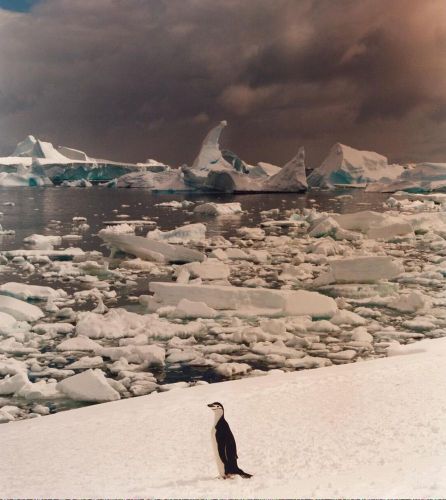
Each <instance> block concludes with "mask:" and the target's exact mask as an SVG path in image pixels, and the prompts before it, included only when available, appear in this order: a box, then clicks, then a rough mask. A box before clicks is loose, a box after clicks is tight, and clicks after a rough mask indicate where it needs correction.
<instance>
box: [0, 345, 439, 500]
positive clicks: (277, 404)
mask: <svg viewBox="0 0 446 500" xmlns="http://www.w3.org/2000/svg"><path fill="white" fill-rule="evenodd" d="M422 344H424V343H422ZM422 344H420V343H418V344H412V345H413V346H418V345H422ZM441 346H444V339H442V340H434V341H432V349H429V350H428V351H427V350H426V347H423V351H425V352H420V353H419V354H412V355H410V356H396V357H392V358H388V359H380V360H375V361H369V362H367V363H355V364H348V365H342V366H336V367H328V368H322V369H318V370H312V371H305V372H298V373H290V374H281V373H277V374H274V375H271V376H266V377H255V378H247V379H244V380H237V381H231V382H224V383H219V384H212V385H203V386H198V387H194V388H190V389H185V390H181V391H171V392H165V393H161V394H152V395H150V396H144V397H140V398H133V399H128V400H122V401H116V402H112V403H106V404H102V405H97V406H93V407H86V408H82V409H79V410H71V411H68V412H63V413H58V414H56V415H50V416H46V417H43V418H38V419H32V420H25V421H21V422H14V423H11V424H8V425H3V426H1V427H0V439H1V441H2V453H3V454H4V456H9V457H11V456H15V457H31V458H30V459H23V460H5V461H4V463H3V464H2V474H1V476H0V490H1V492H2V495H3V496H5V497H20V498H24V497H42V498H43V497H46V498H68V497H70V498H76V497H82V498H90V497H92V498H98V497H128V498H130V497H131V498H136V497H138V498H148V497H155V498H174V497H175V498H176V497H178V498H179V497H181V498H294V497H296V495H298V496H299V497H302V498H304V497H305V498H390V497H391V498H443V497H445V496H446V479H445V478H446V465H445V464H446V460H445V458H446V453H445V449H444V442H445V440H446V428H445V426H444V408H445V407H446V392H445V391H444V379H445V377H446V363H445V352H444V351H445V349H443V348H440V347H441ZM436 352H437V353H438V354H436ZM213 401H220V402H221V403H222V404H223V405H224V407H225V417H226V419H227V421H228V422H229V424H230V426H231V429H232V431H233V433H234V435H235V438H236V440H237V450H238V455H239V464H240V466H241V467H242V468H243V469H244V470H246V471H248V472H250V473H253V474H254V476H253V477H252V478H251V479H249V480H243V479H241V478H236V479H234V480H231V481H229V480H228V481H221V480H218V479H216V476H217V468H216V465H215V462H214V458H213V450H212V446H211V442H210V432H211V428H212V425H213V414H212V413H211V412H210V411H209V409H208V408H207V406H206V405H207V404H208V403H210V402H213ZM67 436H76V439H75V442H73V443H72V444H71V445H70V453H69V458H68V459H67V450H66V447H64V446H61V443H64V442H66V438H67ZM123 463H125V464H126V468H127V469H128V470H129V471H131V473H130V474H123V470H122V467H123V465H122V464H123ZM148 464H149V465H148ZM178 471H181V474H180V476H181V477H180V476H179V475H178V474H179V472H178ZM49 477H50V478H51V480H48V478H49ZM296 492H298V493H296Z"/></svg>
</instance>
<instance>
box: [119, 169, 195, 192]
mask: <svg viewBox="0 0 446 500" xmlns="http://www.w3.org/2000/svg"><path fill="white" fill-rule="evenodd" d="M116 187H118V188H144V189H151V190H152V191H195V189H194V187H193V186H189V185H187V184H186V183H185V182H184V174H183V172H182V171H181V170H179V169H175V168H170V167H165V169H164V170H163V171H155V172H154V171H152V170H148V171H143V172H131V173H129V174H125V175H123V176H121V177H119V178H118V180H117V182H116Z"/></svg>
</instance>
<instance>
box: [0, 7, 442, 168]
mask: <svg viewBox="0 0 446 500" xmlns="http://www.w3.org/2000/svg"><path fill="white" fill-rule="evenodd" d="M445 9H446V7H445V4H444V2H443V0H438V1H437V0H433V1H430V0H424V1H418V0H392V2H388V1H385V0H373V1H367V0H365V1H361V0H355V1H350V0H344V1H331V0H330V1H317V0H302V1H295V0H253V1H246V0H224V1H221V2H215V0H166V1H163V0H95V1H94V2H91V1H88V0H77V1H72V0H41V1H40V2H38V3H37V4H36V5H34V6H33V8H32V9H31V11H30V12H29V13H11V12H7V11H4V10H0V68H1V71H0V148H1V150H2V152H3V153H4V154H7V153H10V151H11V149H12V148H13V146H14V144H15V143H16V142H17V141H18V140H20V139H21V138H22V137H23V136H24V135H26V134H28V133H34V134H35V135H37V136H39V137H41V138H44V139H47V140H51V141H52V142H55V143H57V144H66V145H70V146H73V147H77V148H81V149H85V150H87V151H88V152H89V153H90V154H91V155H96V156H102V157H109V158H116V159H122V160H132V161H136V160H139V161H140V160H143V159H145V158H147V157H155V158H159V159H162V160H166V161H169V162H172V163H174V164H180V163H182V162H185V161H189V162H190V161H191V160H192V159H193V156H194V154H195V152H196V150H197V148H198V146H199V143H200V141H201V138H202V135H203V134H204V133H205V131H206V130H207V129H208V127H209V126H211V125H212V124H214V123H215V122H217V121H219V120H221V119H222V118H226V119H228V120H229V122H230V127H229V128H228V129H227V131H226V132H225V135H224V138H223V142H224V143H225V145H226V146H228V147H230V148H231V149H233V150H235V151H237V152H238V153H240V154H241V156H243V157H245V158H247V159H248V160H250V161H252V162H255V161H259V160H265V161H272V162H277V163H281V162H284V161H285V160H286V159H287V158H288V157H289V156H291V155H292V154H294V153H295V151H296V150H297V147H298V146H299V144H300V143H305V145H307V146H308V148H307V149H309V152H310V158H312V159H313V160H314V161H315V162H317V161H319V160H320V158H321V156H322V155H323V154H324V153H325V152H326V149H327V148H328V147H329V146H330V144H331V143H333V142H335V141H341V142H346V143H349V144H351V145H352V146H354V147H360V148H367V149H374V150H377V151H379V152H382V153H384V154H388V155H390V156H393V157H396V158H402V159H405V158H406V157H407V159H432V160H433V159H437V160H439V159H443V160H445V161H446V147H444V146H443V141H442V135H443V134H444V132H445V131H446V129H444V128H443V127H446V123H445V120H444V119H443V117H444V115H445V112H444V109H446V85H445V84H446V82H445V79H446V63H445V60H446V58H445V56H446V19H445V15H444V14H445V12H444V11H445Z"/></svg>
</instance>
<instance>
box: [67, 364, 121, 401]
mask: <svg viewBox="0 0 446 500" xmlns="http://www.w3.org/2000/svg"><path fill="white" fill-rule="evenodd" d="M57 389H58V390H59V391H61V392H63V393H64V394H65V395H66V396H68V397H69V398H71V399H73V400H75V401H91V402H102V401H116V400H117V399H120V397H121V396H120V395H119V392H117V391H116V390H115V389H113V388H112V387H111V385H110V384H109V383H108V382H107V379H106V378H105V376H104V373H103V372H102V370H98V369H96V370H91V369H90V370H86V371H84V372H82V373H79V374H77V375H73V376H72V377H68V378H66V379H65V380H62V381H61V382H59V383H58V384H57Z"/></svg>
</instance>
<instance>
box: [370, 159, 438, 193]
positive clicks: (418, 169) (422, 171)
mask: <svg viewBox="0 0 446 500" xmlns="http://www.w3.org/2000/svg"><path fill="white" fill-rule="evenodd" d="M445 190H446V163H418V164H416V165H414V166H412V167H409V168H407V169H406V170H404V171H403V172H402V174H401V176H400V177H398V178H396V179H392V180H382V181H381V182H379V183H377V184H374V185H371V186H368V187H367V191H375V192H382V193H395V192H396V191H409V192H414V193H423V192H430V191H445Z"/></svg>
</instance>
